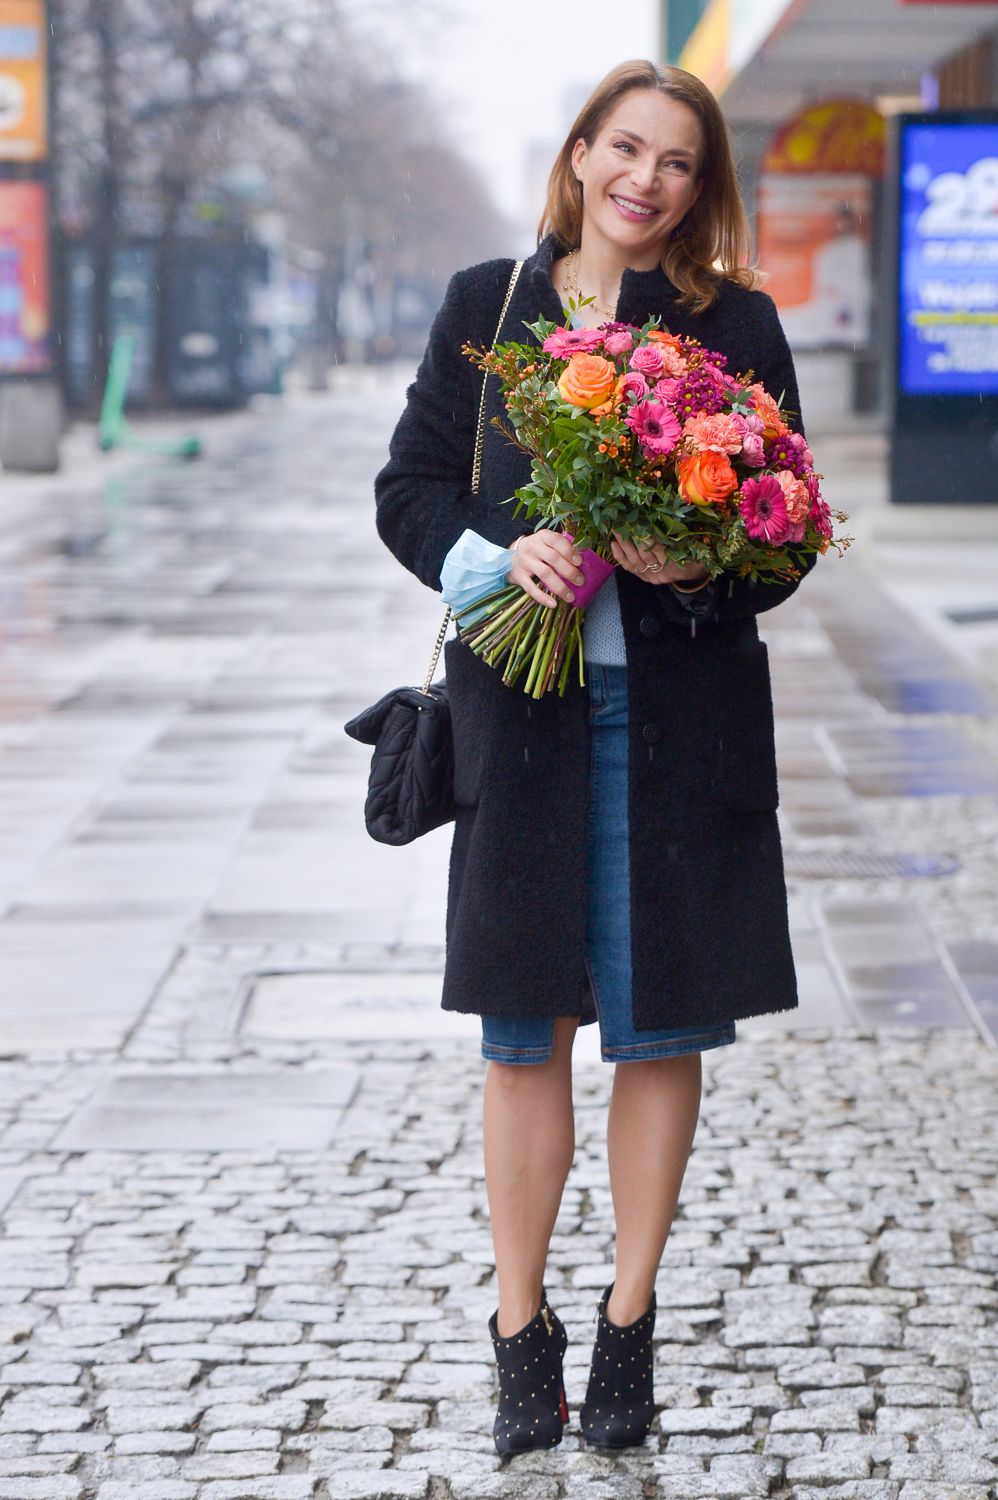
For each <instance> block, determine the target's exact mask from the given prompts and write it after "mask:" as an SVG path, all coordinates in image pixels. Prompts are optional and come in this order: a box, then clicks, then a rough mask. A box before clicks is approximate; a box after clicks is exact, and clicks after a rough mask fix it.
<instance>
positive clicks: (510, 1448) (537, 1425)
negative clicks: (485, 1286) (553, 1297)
mask: <svg viewBox="0 0 998 1500" xmlns="http://www.w3.org/2000/svg"><path fill="white" fill-rule="evenodd" d="M498 1318H499V1310H498V1308H497V1309H496V1311H495V1312H494V1313H493V1314H492V1316H491V1318H490V1319H489V1333H490V1334H491V1335H492V1347H493V1348H494V1349H495V1354H496V1364H497V1365H498V1368H499V1408H498V1410H497V1412H496V1419H495V1424H494V1426H493V1428H492V1435H493V1437H494V1438H495V1444H496V1452H497V1453H500V1454H503V1455H505V1454H508V1453H526V1452H527V1450H528V1449H530V1448H553V1447H554V1446H555V1444H556V1443H560V1442H561V1438H562V1433H563V1432H564V1430H565V1423H566V1422H567V1421H568V1405H567V1403H566V1401H565V1382H564V1378H563V1376H562V1361H563V1360H564V1357H565V1350H566V1349H567V1347H568V1334H567V1333H566V1332H565V1326H564V1324H563V1323H562V1321H561V1319H560V1318H559V1317H558V1315H557V1314H556V1313H555V1312H553V1311H552V1310H551V1308H550V1307H549V1306H548V1300H547V1293H546V1292H545V1291H544V1289H543V1288H542V1289H541V1305H540V1311H539V1312H538V1313H537V1316H536V1317H535V1318H532V1319H531V1321H530V1322H529V1323H527V1324H525V1326H524V1327H523V1328H521V1329H520V1331H519V1333H514V1334H511V1335H510V1337H509V1338H506V1339H504V1338H500V1336H499V1326H498Z"/></svg>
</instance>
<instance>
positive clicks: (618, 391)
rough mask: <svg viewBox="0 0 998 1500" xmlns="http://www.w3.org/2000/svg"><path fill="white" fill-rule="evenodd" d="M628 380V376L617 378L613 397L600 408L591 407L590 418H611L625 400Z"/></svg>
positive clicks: (602, 403) (601, 404)
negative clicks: (625, 387) (625, 382)
mask: <svg viewBox="0 0 998 1500" xmlns="http://www.w3.org/2000/svg"><path fill="white" fill-rule="evenodd" d="M626 379H627V376H626V374H625V375H619V376H618V377H617V383H616V385H615V386H614V388H613V393H612V395H610V396H609V397H608V398H607V399H606V400H605V401H603V402H601V403H600V405H599V406H591V407H590V408H589V414H590V416H593V417H609V416H611V415H612V414H613V413H614V412H615V411H617V410H618V408H619V407H620V405H621V403H622V402H623V399H624V381H625V380H626Z"/></svg>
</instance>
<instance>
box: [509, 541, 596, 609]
mask: <svg viewBox="0 0 998 1500" xmlns="http://www.w3.org/2000/svg"><path fill="white" fill-rule="evenodd" d="M514 546H515V548H516V550H515V552H514V553H513V566H512V567H511V568H510V570H509V572H508V574H507V575H506V576H507V578H508V579H509V581H510V583H518V584H519V585H520V588H521V589H523V590H524V592H525V593H527V594H529V595H530V597H531V599H536V600H537V602H538V604H548V605H550V606H551V608H552V609H553V608H554V606H555V604H556V602H557V599H556V598H555V596H556V595H557V598H558V599H567V600H568V602H569V604H571V602H572V600H573V599H574V598H575V594H574V593H573V591H572V588H571V585H572V584H573V583H574V584H575V586H576V588H580V587H581V586H582V584H584V583H585V581H586V580H585V575H584V574H582V573H580V572H579V567H578V564H579V563H580V562H581V561H582V559H581V557H580V556H579V554H578V552H576V550H575V547H574V545H573V544H572V543H571V542H570V541H569V540H568V537H567V536H564V535H562V533H561V532H560V531H531V532H528V533H527V535H526V536H521V537H520V538H519V540H518V541H517V542H515V543H514Z"/></svg>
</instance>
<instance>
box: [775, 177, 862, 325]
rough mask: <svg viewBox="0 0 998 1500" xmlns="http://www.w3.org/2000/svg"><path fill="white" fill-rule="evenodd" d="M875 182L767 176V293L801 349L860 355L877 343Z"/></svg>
mask: <svg viewBox="0 0 998 1500" xmlns="http://www.w3.org/2000/svg"><path fill="white" fill-rule="evenodd" d="M871 197H872V183H871V179H870V178H869V177H868V176H865V175H859V174H857V173H844V172H801V173H791V172H766V173H764V174H763V176H762V178H761V179H760V183H759V200H758V201H759V207H758V215H757V221H756V242H757V248H758V257H759V265H760V267H761V268H762V270H763V271H765V272H766V273H767V276H768V280H767V281H766V286H765V289H766V291H767V292H768V293H769V295H770V296H771V297H772V298H773V300H774V302H775V303H776V306H777V307H778V309H779V313H780V321H781V322H782V324H783V327H784V329H785V330H786V335H787V338H788V339H789V341H790V343H791V345H792V346H793V347H794V348H795V349H835V348H846V349H854V348H858V347H863V346H865V345H866V344H867V343H868V342H869V339H870V296H871V272H870V218H871Z"/></svg>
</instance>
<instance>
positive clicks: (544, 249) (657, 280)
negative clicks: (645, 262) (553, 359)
mask: <svg viewBox="0 0 998 1500" xmlns="http://www.w3.org/2000/svg"><path fill="white" fill-rule="evenodd" d="M567 253H568V246H566V245H563V244H562V242H561V241H560V240H559V238H558V236H557V235H556V234H547V235H545V236H544V238H543V239H542V240H541V242H540V244H539V245H538V246H537V249H536V250H535V251H534V253H533V255H531V256H529V257H528V258H527V260H526V261H525V262H524V266H523V269H524V271H525V272H526V273H527V275H528V277H529V281H530V285H531V287H532V288H533V290H534V293H535V295H536V297H537V300H538V302H539V303H540V305H541V307H542V309H543V311H544V314H545V316H546V317H549V318H551V319H553V321H555V322H556V323H561V322H563V321H564V317H565V310H564V308H563V307H562V305H561V298H560V297H559V296H558V293H557V292H556V291H555V289H554V282H553V281H552V280H551V267H552V266H553V265H554V262H555V261H556V260H557V259H558V258H559V257H560V256H562V255H565V254H567ZM678 296H679V292H678V291H677V289H676V287H675V286H673V284H672V282H671V281H670V280H669V278H668V276H666V274H665V272H664V271H663V270H662V268H661V266H656V267H655V268H654V270H651V271H635V270H632V268H631V267H630V266H628V267H626V268H625V270H624V274H623V276H622V277H621V280H620V298H619V300H618V302H617V319H618V320H619V321H620V322H622V323H643V322H644V321H645V319H646V318H648V317H650V316H651V314H652V313H656V312H657V313H661V312H664V311H665V310H666V309H671V308H672V305H673V303H674V302H675V300H676V298H677V297H678Z"/></svg>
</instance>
